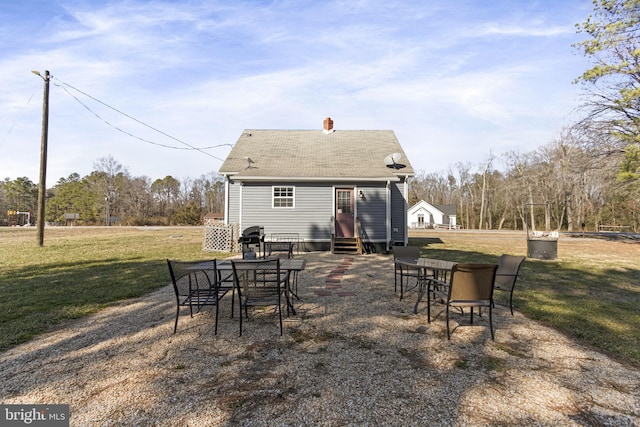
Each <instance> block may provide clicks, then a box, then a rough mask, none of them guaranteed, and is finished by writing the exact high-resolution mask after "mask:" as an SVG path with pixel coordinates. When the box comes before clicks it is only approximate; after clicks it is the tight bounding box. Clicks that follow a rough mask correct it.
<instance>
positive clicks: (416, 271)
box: [393, 246, 420, 299]
mask: <svg viewBox="0 0 640 427" xmlns="http://www.w3.org/2000/svg"><path fill="white" fill-rule="evenodd" d="M418 258H420V248H419V247H418V246H394V247H393V266H394V278H393V291H394V292H398V278H400V299H402V298H403V297H404V293H405V291H408V290H410V289H413V288H415V287H416V286H417V285H418V280H419V279H420V268H416V267H411V266H410V265H407V264H406V263H401V262H398V260H399V259H400V260H404V261H409V260H410V261H415V262H417V261H418ZM411 279H414V280H415V282H416V283H415V285H414V286H412V287H409V280H411ZM405 280H406V286H405Z"/></svg>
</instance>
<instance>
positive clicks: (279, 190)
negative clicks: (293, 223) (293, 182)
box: [273, 186, 295, 208]
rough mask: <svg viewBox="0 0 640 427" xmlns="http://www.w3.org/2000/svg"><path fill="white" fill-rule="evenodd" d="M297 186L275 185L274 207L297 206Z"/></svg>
mask: <svg viewBox="0 0 640 427" xmlns="http://www.w3.org/2000/svg"><path fill="white" fill-rule="evenodd" d="M294 202H295V187H293V186H274V187H273V207H274V208H293V207H295V203H294Z"/></svg>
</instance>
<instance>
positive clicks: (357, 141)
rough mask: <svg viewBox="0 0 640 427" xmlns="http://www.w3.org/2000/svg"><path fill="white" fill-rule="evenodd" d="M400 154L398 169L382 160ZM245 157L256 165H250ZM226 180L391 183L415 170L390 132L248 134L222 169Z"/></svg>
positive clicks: (273, 131)
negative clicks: (290, 179) (271, 179)
mask: <svg viewBox="0 0 640 427" xmlns="http://www.w3.org/2000/svg"><path fill="white" fill-rule="evenodd" d="M392 153H400V154H401V158H400V160H399V161H398V162H397V163H398V164H403V165H405V167H403V168H399V169H395V168H390V167H387V166H386V165H385V162H384V159H385V157H387V156H388V155H390V154H392ZM247 157H248V158H250V159H251V160H252V162H251V163H250V162H249V161H248V160H247ZM219 172H220V173H221V174H223V175H227V174H228V175H234V178H236V179H241V178H246V179H252V178H253V179H267V178H293V177H303V178H342V179H346V178H354V179H381V178H382V179H392V180H395V179H397V177H398V176H399V175H401V176H406V175H409V176H413V175H414V171H413V168H412V167H411V164H410V163H409V160H408V159H407V156H406V155H405V153H404V150H403V149H402V147H401V146H400V143H399V142H398V139H397V138H396V136H395V134H394V132H393V131H391V130H336V131H333V132H330V133H325V132H323V131H322V130H259V129H247V130H245V131H244V132H242V135H241V136H240V138H239V139H238V141H237V142H236V144H235V145H234V146H233V149H232V150H231V152H230V153H229V155H228V156H227V158H226V160H225V161H224V163H223V164H222V166H221V167H220V170H219Z"/></svg>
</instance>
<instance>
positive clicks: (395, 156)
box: [384, 153, 406, 169]
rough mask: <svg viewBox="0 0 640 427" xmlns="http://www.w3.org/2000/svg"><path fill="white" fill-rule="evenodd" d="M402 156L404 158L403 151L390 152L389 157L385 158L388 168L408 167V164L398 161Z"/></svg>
mask: <svg viewBox="0 0 640 427" xmlns="http://www.w3.org/2000/svg"><path fill="white" fill-rule="evenodd" d="M401 158H402V154H401V153H392V154H389V155H388V156H387V157H385V158H384V164H385V165H387V167H388V168H393V169H402V168H404V167H406V165H403V164H401V163H398V162H399V161H400V159H401Z"/></svg>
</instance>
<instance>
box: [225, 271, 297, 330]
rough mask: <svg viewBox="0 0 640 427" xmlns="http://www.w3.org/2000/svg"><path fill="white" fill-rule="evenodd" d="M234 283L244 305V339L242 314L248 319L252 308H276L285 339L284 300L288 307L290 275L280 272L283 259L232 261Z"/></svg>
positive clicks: (240, 301)
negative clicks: (249, 310) (283, 323)
mask: <svg viewBox="0 0 640 427" xmlns="http://www.w3.org/2000/svg"><path fill="white" fill-rule="evenodd" d="M231 265H232V266H233V280H234V283H235V289H236V292H237V294H238V301H239V303H240V316H239V317H240V336H242V317H243V316H242V310H243V309H244V316H245V317H246V318H247V319H248V318H249V313H248V307H255V306H271V305H273V306H275V307H276V308H277V311H278V317H279V320H280V335H282V298H283V295H284V298H285V300H286V301H285V302H286V303H287V307H288V298H289V296H288V288H287V286H288V283H289V273H288V271H282V270H281V269H280V259H279V258H271V259H257V260H231Z"/></svg>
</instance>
